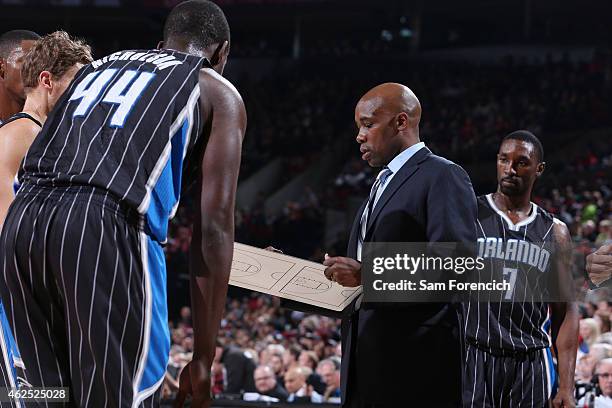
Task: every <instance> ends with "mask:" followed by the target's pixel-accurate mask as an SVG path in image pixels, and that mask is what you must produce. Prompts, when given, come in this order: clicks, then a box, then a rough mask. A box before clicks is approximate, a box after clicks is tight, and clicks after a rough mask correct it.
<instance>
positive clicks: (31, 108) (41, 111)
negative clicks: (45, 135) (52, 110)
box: [23, 91, 49, 123]
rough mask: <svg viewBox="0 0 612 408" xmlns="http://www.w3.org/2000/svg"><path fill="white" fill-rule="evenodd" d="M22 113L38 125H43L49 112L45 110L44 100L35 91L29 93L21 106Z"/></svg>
mask: <svg viewBox="0 0 612 408" xmlns="http://www.w3.org/2000/svg"><path fill="white" fill-rule="evenodd" d="M23 111H24V112H25V113H27V114H29V115H31V116H32V117H33V118H34V119H37V120H38V121H39V122H40V123H45V120H47V114H48V111H49V110H48V109H47V100H46V98H45V97H44V96H43V95H39V94H38V93H37V92H35V91H34V92H32V93H29V94H28V96H27V98H26V101H25V104H24V105H23Z"/></svg>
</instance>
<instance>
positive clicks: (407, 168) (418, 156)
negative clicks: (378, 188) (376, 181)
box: [366, 147, 431, 237]
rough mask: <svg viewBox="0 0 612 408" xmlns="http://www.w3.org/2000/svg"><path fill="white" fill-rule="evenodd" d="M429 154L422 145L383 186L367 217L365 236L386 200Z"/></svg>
mask: <svg viewBox="0 0 612 408" xmlns="http://www.w3.org/2000/svg"><path fill="white" fill-rule="evenodd" d="M430 154H431V151H430V150H429V149H428V148H427V147H423V148H422V149H421V150H419V151H418V152H416V153H415V154H414V156H412V157H411V158H410V159H409V160H408V161H407V162H406V163H404V165H403V166H402V167H401V168H400V169H399V171H398V172H397V174H396V175H394V176H393V178H392V179H391V181H390V182H389V185H388V186H387V187H386V188H385V190H384V191H383V193H382V195H381V196H380V198H379V199H378V202H377V203H376V207H374V209H373V210H372V214H371V215H370V218H369V219H368V228H367V230H366V237H367V236H368V233H369V232H370V229H371V228H372V225H374V221H375V220H376V218H377V217H378V216H379V215H380V212H381V211H382V209H383V208H384V207H385V205H386V204H387V202H388V201H389V199H390V198H391V197H393V195H394V194H395V192H396V191H397V190H398V189H399V188H400V187H401V186H402V185H403V184H404V183H405V182H406V180H408V179H409V178H410V177H411V176H412V175H413V174H414V173H415V172H416V171H417V170H418V169H419V164H420V163H421V162H422V161H423V160H425V159H426V158H427V156H429V155H430Z"/></svg>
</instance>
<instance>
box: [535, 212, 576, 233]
mask: <svg viewBox="0 0 612 408" xmlns="http://www.w3.org/2000/svg"><path fill="white" fill-rule="evenodd" d="M534 206H535V207H536V209H537V211H538V216H539V217H540V219H542V220H543V221H544V222H545V223H546V224H547V225H550V226H552V231H553V236H554V237H555V239H556V240H557V241H566V240H569V239H571V236H570V232H569V228H568V227H567V225H566V224H565V222H563V221H562V220H560V219H559V218H557V217H555V216H554V214H552V213H551V212H550V211H547V210H545V209H544V208H542V207H540V206H538V205H536V204H534Z"/></svg>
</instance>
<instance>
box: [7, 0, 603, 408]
mask: <svg viewBox="0 0 612 408" xmlns="http://www.w3.org/2000/svg"><path fill="white" fill-rule="evenodd" d="M216 2H217V3H218V4H219V5H221V6H222V8H223V9H224V11H225V12H226V14H227V16H228V20H229V23H230V27H231V30H232V44H231V53H230V62H229V64H228V67H227V69H226V76H227V77H228V78H229V79H230V80H232V82H233V83H234V84H235V85H236V86H237V88H238V89H239V90H240V92H241V93H242V95H243V96H244V99H245V103H246V107H247V112H248V114H249V125H248V129H247V135H246V139H245V143H244V149H243V159H242V167H241V174H240V183H239V189H238V202H237V211H236V240H237V241H238V242H242V243H246V244H251V245H255V246H260V247H264V246H267V245H273V246H275V247H277V248H280V249H282V250H283V251H284V252H285V253H287V254H291V255H295V256H299V257H303V258H309V259H312V260H315V261H321V260H322V257H323V254H324V253H325V252H328V253H330V254H332V255H333V254H340V255H342V254H344V252H345V247H346V237H347V229H348V228H349V226H350V222H351V221H352V219H353V216H354V214H355V212H356V211H357V208H358V206H359V204H360V203H361V201H362V200H363V198H364V197H365V196H366V195H367V192H368V191H369V188H370V185H371V183H372V179H373V173H372V171H371V170H370V169H369V168H368V167H367V165H364V163H363V162H361V160H360V159H359V154H358V147H357V144H356V143H355V140H354V137H355V135H356V131H355V126H354V124H353V108H354V104H355V102H356V101H357V100H358V98H359V97H360V96H361V94H363V92H365V91H366V90H367V89H369V88H370V87H371V86H373V85H375V84H378V83H380V82H388V81H395V82H401V83H404V84H406V85H408V86H409V87H411V88H412V89H413V90H414V91H415V93H416V94H417V96H418V97H419V99H420V101H421V104H422V106H423V119H422V121H421V139H422V140H423V141H425V143H426V144H427V145H428V146H429V147H430V148H431V149H432V150H433V151H434V152H435V153H438V154H441V155H443V156H445V157H448V158H449V159H451V160H454V161H456V162H457V163H459V164H461V165H462V166H463V167H464V168H465V169H466V170H467V171H468V173H469V174H470V176H471V178H472V181H473V183H474V187H475V189H476V192H477V194H483V193H487V192H490V191H492V190H493V189H494V188H495V164H494V160H495V153H496V149H497V146H498V143H499V140H500V138H501V137H502V136H503V135H505V134H506V133H508V132H509V131H511V130H515V129H519V128H526V129H529V130H531V131H533V132H534V133H535V134H536V135H538V136H539V137H540V138H541V140H542V142H543V145H544V149H545V155H546V162H547V165H548V167H547V171H546V172H545V174H544V177H543V179H542V180H541V181H540V182H539V184H538V186H537V192H536V199H535V201H536V203H538V204H539V205H541V206H543V207H544V208H546V209H547V210H549V211H552V212H553V213H555V214H556V216H557V217H559V218H560V219H562V220H563V221H565V222H566V223H567V224H568V226H569V227H570V231H571V233H572V236H573V240H574V241H575V244H576V248H577V250H576V263H575V265H576V266H575V270H574V275H575V277H576V284H577V285H580V284H581V282H582V281H581V277H582V270H581V268H582V267H581V262H580V261H581V259H582V257H583V256H584V254H586V253H588V252H589V251H590V250H591V249H592V248H593V247H595V246H598V245H600V244H601V243H603V242H605V241H606V240H612V225H610V224H611V222H612V185H611V183H610V180H611V177H610V176H611V175H612V143H611V141H612V49H611V47H610V45H611V40H612V25H610V24H609V16H610V15H612V4H610V3H609V2H605V1H594V0H591V1H564V2H558V1H549V0H541V1H537V2H536V1H533V0H521V1H509V0H508V1H506V0H481V1H468V2H456V1H451V0H435V1H427V2H426V1H422V0H417V1H399V0H397V1H391V0H381V1H378V2H372V1H366V0H353V1H340V0H301V1H300V0H276V1H274V0H217V1H216ZM176 3H177V1H171V0H141V1H138V0H131V1H121V0H55V1H54V0H48V1H41V0H0V10H1V12H0V24H1V26H2V30H1V31H3V32H4V31H8V30H10V29H18V28H22V29H30V30H34V31H36V32H38V33H40V34H43V33H48V32H51V31H54V30H56V29H64V30H66V31H68V32H69V33H71V34H72V35H76V36H79V37H82V38H84V39H86V40H87V41H88V42H89V43H90V44H91V45H92V47H93V50H94V57H96V58H98V57H102V56H104V55H107V54H110V53H111V52H114V51H117V50H121V49H130V48H152V47H155V46H156V44H157V42H158V41H159V40H160V38H161V31H162V24H163V20H164V17H165V15H166V14H167V12H168V10H169V8H171V7H172V6H173V5H174V4H176ZM185 204H186V205H185V206H184V207H183V208H182V209H181V210H180V211H179V213H178V215H177V217H176V218H175V219H174V220H173V221H172V225H171V234H170V235H171V239H170V241H169V244H168V246H167V247H166V254H167V261H168V297H169V311H170V315H171V317H172V321H171V322H170V330H171V333H172V341H173V346H172V351H171V358H170V366H169V368H168V377H169V378H168V381H167V383H166V384H165V385H164V388H165V390H164V396H166V397H168V398H170V399H171V398H172V389H173V386H172V383H173V379H175V378H176V376H177V373H178V372H179V370H180V368H181V367H182V366H183V365H184V364H185V363H186V362H187V361H189V359H190V354H189V353H190V351H191V348H192V339H191V328H190V318H189V313H190V312H189V309H188V307H187V306H188V299H189V294H188V275H187V273H188V271H187V249H188V247H189V243H190V236H191V231H190V228H189V224H190V219H191V210H190V206H189V202H188V201H187V202H186V203H185ZM606 296H607V297H606ZM606 301H612V298H611V297H610V294H599V295H598V296H592V297H589V298H587V299H585V300H584V302H581V313H582V316H583V318H584V319H583V321H582V322H581V330H580V334H581V346H580V351H579V357H578V363H577V369H576V378H577V380H580V381H589V380H590V377H591V375H592V370H593V367H594V362H595V361H596V360H597V359H600V358H602V357H603V356H606V355H607V356H609V357H612V333H610V313H612V306H611V305H612V303H610V304H609V303H607V302H606ZM219 337H220V346H222V347H224V348H225V353H224V354H223V361H218V362H217V363H216V364H215V367H214V368H215V375H216V377H215V379H216V382H215V393H217V394H220V395H221V396H222V397H226V399H228V398H231V397H232V396H233V394H239V393H240V392H241V391H251V390H252V387H253V380H252V370H253V368H254V367H255V365H256V364H259V363H262V362H263V363H265V362H267V363H272V364H274V365H275V367H277V369H278V370H279V371H278V372H277V374H278V375H279V376H280V375H282V372H283V371H284V370H285V369H286V368H287V364H288V361H287V360H283V356H284V358H285V359H287V358H289V357H288V355H289V354H291V353H289V352H287V350H290V349H291V350H294V349H297V348H300V349H301V350H303V351H305V352H304V353H302V357H299V353H298V354H297V355H298V360H299V363H298V364H307V365H312V366H313V368H316V361H319V360H321V359H323V358H327V357H330V356H337V357H340V355H341V350H340V349H339V347H338V346H337V345H338V343H339V339H340V333H339V322H338V321H336V320H333V319H329V318H326V317H321V316H308V315H304V314H302V313H299V312H293V311H290V310H286V309H283V308H281V307H280V305H279V301H278V299H273V298H270V297H267V296H262V295H258V294H256V293H250V292H246V291H244V290H238V289H236V288H232V289H230V297H229V298H228V302H227V310H226V315H225V318H224V320H223V322H222V327H221V330H220V335H219ZM273 344H279V345H281V346H282V347H279V346H272V347H270V345H273ZM594 344H603V345H602V346H595V347H593V345H594ZM380 346H381V347H384V345H380ZM283 349H284V350H286V352H285V353H283ZM220 350H221V348H220ZM423 352H424V353H435V350H423ZM273 355H277V356H280V359H279V358H277V357H271V356H273ZM219 356H221V353H219ZM279 360H280V363H279ZM441 369H442V368H441ZM407 370H414V371H417V372H418V367H407ZM441 372H442V370H441ZM441 375H442V374H441ZM432 381H435V379H432ZM375 392H384V390H375ZM407 397H408V398H409V396H407ZM219 404H224V403H223V402H221V401H219ZM226 404H231V403H226ZM234 404H235V403H234Z"/></svg>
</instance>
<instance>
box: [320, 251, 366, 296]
mask: <svg viewBox="0 0 612 408" xmlns="http://www.w3.org/2000/svg"><path fill="white" fill-rule="evenodd" d="M323 265H325V266H327V268H325V272H324V273H325V277H326V278H327V279H329V280H330V281H332V282H338V284H339V285H341V286H344V287H347V288H354V287H356V286H359V285H361V263H359V262H357V261H356V260H354V259H352V258H346V257H344V256H334V257H326V258H325V261H323Z"/></svg>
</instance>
